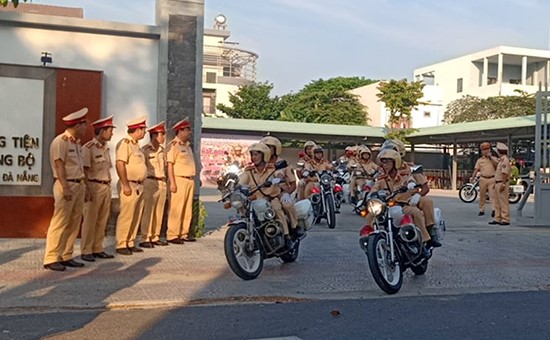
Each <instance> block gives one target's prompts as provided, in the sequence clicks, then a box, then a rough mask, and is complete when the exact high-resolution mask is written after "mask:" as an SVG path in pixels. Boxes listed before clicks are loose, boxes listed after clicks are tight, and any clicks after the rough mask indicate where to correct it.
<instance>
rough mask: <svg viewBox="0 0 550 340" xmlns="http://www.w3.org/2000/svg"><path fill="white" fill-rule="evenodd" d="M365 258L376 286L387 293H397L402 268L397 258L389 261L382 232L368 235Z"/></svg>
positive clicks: (388, 247)
mask: <svg viewBox="0 0 550 340" xmlns="http://www.w3.org/2000/svg"><path fill="white" fill-rule="evenodd" d="M396 255H397V254H396ZM367 259H368V262H369V268H370V271H371V273H372V277H373V278H374V281H375V282H376V284H377V285H378V287H380V289H382V290H383V291H384V292H386V293H388V294H395V293H397V292H398V291H399V290H400V289H401V286H402V284H403V270H402V269H401V264H400V263H399V259H396V261H395V262H394V263H392V262H391V254H390V246H389V244H388V241H387V240H386V238H385V237H384V236H383V235H382V234H372V235H370V236H369V238H368V243H367Z"/></svg>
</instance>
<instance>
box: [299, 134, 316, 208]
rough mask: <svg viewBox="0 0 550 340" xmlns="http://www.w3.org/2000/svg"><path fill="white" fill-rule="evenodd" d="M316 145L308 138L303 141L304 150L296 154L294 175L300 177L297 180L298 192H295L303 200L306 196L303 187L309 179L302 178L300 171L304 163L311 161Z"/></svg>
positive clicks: (304, 187) (302, 169)
mask: <svg viewBox="0 0 550 340" xmlns="http://www.w3.org/2000/svg"><path fill="white" fill-rule="evenodd" d="M316 145H317V144H315V142H314V141H312V140H308V141H306V142H305V143H304V151H303V152H300V153H299V154H298V157H299V159H298V163H297V165H298V166H297V168H296V175H297V176H298V178H299V179H300V180H299V181H298V192H297V193H298V195H297V196H298V199H299V200H303V199H306V198H307V196H306V195H305V189H306V185H307V182H308V181H309V179H308V178H302V172H303V171H304V168H305V166H306V164H308V163H310V162H312V161H313V148H314V147H315V146H316Z"/></svg>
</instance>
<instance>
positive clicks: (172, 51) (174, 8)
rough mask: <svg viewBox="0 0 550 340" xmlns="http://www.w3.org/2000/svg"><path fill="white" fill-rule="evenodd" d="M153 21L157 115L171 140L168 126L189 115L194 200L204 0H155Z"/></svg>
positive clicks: (197, 188)
mask: <svg viewBox="0 0 550 340" xmlns="http://www.w3.org/2000/svg"><path fill="white" fill-rule="evenodd" d="M156 25H157V26H158V27H159V28H160V30H161V35H160V41H159V60H158V84H159V85H158V105H157V119H158V121H161V120H166V126H167V128H168V131H167V140H171V139H172V138H173V137H174V132H173V131H172V129H171V127H172V126H173V125H174V124H175V123H176V122H178V121H180V120H181V119H183V118H184V117H189V120H190V122H191V126H192V129H193V136H192V139H193V140H192V142H193V153H194V155H195V163H196V165H197V176H196V177H195V194H194V200H195V201H196V200H198V197H199V179H200V166H201V162H200V141H201V126H202V111H203V109H202V65H203V37H204V0H156ZM165 217H166V214H165ZM196 218H197V211H195V210H194V211H193V222H192V228H193V227H194V226H196Z"/></svg>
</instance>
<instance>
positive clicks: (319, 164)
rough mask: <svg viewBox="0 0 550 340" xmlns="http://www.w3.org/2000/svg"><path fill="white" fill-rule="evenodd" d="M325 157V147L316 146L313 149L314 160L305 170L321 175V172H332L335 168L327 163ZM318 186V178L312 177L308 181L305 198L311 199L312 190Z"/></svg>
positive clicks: (307, 164)
mask: <svg viewBox="0 0 550 340" xmlns="http://www.w3.org/2000/svg"><path fill="white" fill-rule="evenodd" d="M323 157H324V151H323V147H322V146H320V145H316V146H315V147H314V148H313V159H312V160H311V161H310V162H309V163H306V164H305V167H304V170H307V171H310V172H311V171H315V172H317V173H320V172H321V171H325V170H332V169H333V166H332V164H331V163H330V162H329V161H327V160H326V159H324V158H323ZM316 185H317V179H316V177H310V178H308V180H307V184H306V187H305V190H304V194H305V197H306V198H307V197H309V195H310V194H311V189H313V188H314V187H315V186H316Z"/></svg>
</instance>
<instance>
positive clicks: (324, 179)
mask: <svg viewBox="0 0 550 340" xmlns="http://www.w3.org/2000/svg"><path fill="white" fill-rule="evenodd" d="M331 180H332V178H331V177H330V175H323V176H321V183H323V184H325V185H326V184H329V183H330V181H331Z"/></svg>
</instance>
